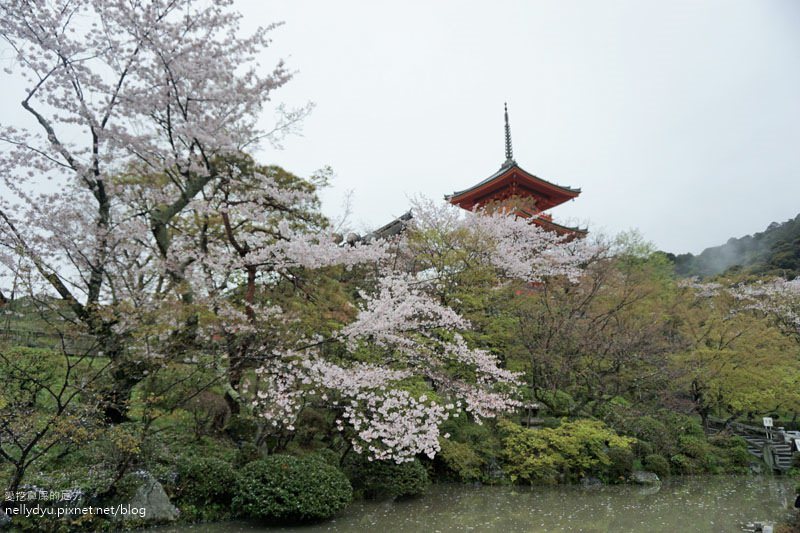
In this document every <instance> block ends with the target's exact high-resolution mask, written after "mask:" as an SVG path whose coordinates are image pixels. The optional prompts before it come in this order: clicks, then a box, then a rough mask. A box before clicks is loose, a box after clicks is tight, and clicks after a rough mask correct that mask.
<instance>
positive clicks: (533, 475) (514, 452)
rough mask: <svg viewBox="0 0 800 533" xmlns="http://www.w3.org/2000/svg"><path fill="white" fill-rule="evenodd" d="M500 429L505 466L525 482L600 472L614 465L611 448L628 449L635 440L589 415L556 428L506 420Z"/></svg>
mask: <svg viewBox="0 0 800 533" xmlns="http://www.w3.org/2000/svg"><path fill="white" fill-rule="evenodd" d="M500 429H501V431H502V433H503V444H504V450H503V453H504V456H505V459H506V466H505V467H506V470H507V471H508V473H509V475H510V476H511V479H512V480H520V481H525V482H534V481H551V482H552V481H555V480H556V479H557V478H558V476H559V475H563V476H565V477H567V478H568V479H569V478H577V477H583V476H587V475H593V474H598V473H600V472H601V471H602V470H604V469H605V468H607V467H608V466H609V465H611V462H612V461H611V458H610V457H609V455H608V451H609V449H611V448H622V449H628V447H629V446H630V444H631V443H632V442H633V439H631V438H628V437H623V436H620V435H617V434H616V433H615V432H614V431H613V430H611V429H609V428H608V427H607V426H605V425H604V424H603V423H602V422H600V421H597V420H588V419H579V420H575V421H571V422H568V421H565V422H564V423H562V425H561V426H559V427H558V428H555V429H550V428H545V429H527V428H523V427H521V426H518V425H516V424H513V423H511V422H503V423H501V425H500Z"/></svg>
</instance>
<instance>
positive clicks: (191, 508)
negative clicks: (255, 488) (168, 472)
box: [175, 457, 238, 521]
mask: <svg viewBox="0 0 800 533" xmlns="http://www.w3.org/2000/svg"><path fill="white" fill-rule="evenodd" d="M237 481H238V476H237V475H236V472H235V471H234V469H233V466H232V465H231V464H230V463H227V462H226V461H223V460H222V459H217V458H216V457H185V458H183V459H182V460H181V461H180V462H179V463H178V477H177V480H176V483H175V502H176V504H177V505H178V507H179V508H180V509H181V512H182V513H183V515H184V518H185V519H186V520H188V521H198V520H200V521H206V520H223V519H225V518H228V517H229V516H230V513H231V502H232V501H233V496H234V491H235V490H236V483H237Z"/></svg>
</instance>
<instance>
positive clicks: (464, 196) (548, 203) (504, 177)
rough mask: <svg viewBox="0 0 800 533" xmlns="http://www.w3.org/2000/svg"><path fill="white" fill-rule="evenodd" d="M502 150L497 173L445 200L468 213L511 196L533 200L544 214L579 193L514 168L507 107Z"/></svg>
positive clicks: (506, 107)
mask: <svg viewBox="0 0 800 533" xmlns="http://www.w3.org/2000/svg"><path fill="white" fill-rule="evenodd" d="M505 149H506V150H505V152H506V153H505V155H506V160H505V162H504V163H503V165H502V166H501V167H500V170H498V171H497V172H495V173H494V174H492V175H491V176H489V177H488V178H486V179H485V180H483V181H481V182H479V183H477V184H475V185H473V186H472V187H469V188H467V189H464V190H461V191H456V192H454V193H453V194H450V195H446V196H445V199H446V200H448V201H449V202H450V203H452V204H455V205H458V206H460V207H463V208H464V209H469V210H471V209H473V208H475V207H476V206H477V207H480V206H482V205H484V204H486V203H488V202H491V201H494V200H496V199H498V198H503V197H507V196H508V195H509V194H511V195H517V196H527V197H533V198H535V199H536V201H537V206H538V210H539V211H544V210H545V209H549V208H551V207H554V206H556V205H559V204H562V203H564V202H566V201H567V200H571V199H573V198H575V197H577V196H578V195H579V194H580V193H581V190H580V189H574V188H572V187H565V186H563V185H557V184H555V183H552V182H550V181H547V180H544V179H542V178H540V177H538V176H535V175H533V174H531V173H530V172H528V171H527V170H525V169H523V168H522V167H520V166H519V165H518V164H517V162H516V161H515V160H514V152H513V150H512V146H511V126H510V125H509V121H508V106H505Z"/></svg>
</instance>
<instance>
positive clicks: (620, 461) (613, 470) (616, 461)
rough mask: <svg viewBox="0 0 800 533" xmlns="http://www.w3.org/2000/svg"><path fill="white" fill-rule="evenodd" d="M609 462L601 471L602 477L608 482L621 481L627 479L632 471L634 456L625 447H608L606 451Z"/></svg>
mask: <svg viewBox="0 0 800 533" xmlns="http://www.w3.org/2000/svg"><path fill="white" fill-rule="evenodd" d="M607 454H608V459H609V461H610V462H609V464H608V466H607V467H606V469H605V471H604V472H603V477H604V478H605V479H606V480H607V481H608V482H609V483H621V482H625V481H626V480H627V479H628V476H629V475H630V474H631V472H633V463H634V460H635V457H634V455H633V452H631V450H629V449H627V448H616V447H615V448H610V449H609V450H608V452H607Z"/></svg>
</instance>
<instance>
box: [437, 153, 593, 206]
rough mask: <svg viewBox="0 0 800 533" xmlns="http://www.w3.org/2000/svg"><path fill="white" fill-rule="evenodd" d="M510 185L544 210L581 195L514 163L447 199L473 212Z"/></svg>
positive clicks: (578, 190) (576, 190) (446, 197)
mask: <svg viewBox="0 0 800 533" xmlns="http://www.w3.org/2000/svg"><path fill="white" fill-rule="evenodd" d="M510 186H512V187H514V188H515V189H518V190H519V194H521V195H524V196H529V195H532V196H535V197H537V199H539V201H540V203H541V204H540V205H539V210H541V211H544V210H545V209H550V208H551V207H555V206H557V205H560V204H563V203H564V202H566V201H568V200H572V199H573V198H576V197H577V196H578V195H579V194H580V193H581V190H580V189H573V188H570V187H562V186H560V185H556V184H555V183H551V182H549V181H547V180H543V179H541V178H539V177H537V176H534V175H533V174H531V173H529V172H527V171H525V170H524V169H522V168H521V167H519V166H518V165H517V164H516V163H514V164H511V165H504V166H503V167H502V168H501V169H500V170H499V171H498V172H496V173H495V174H493V175H492V176H490V177H488V178H487V179H485V180H483V181H482V182H480V183H478V184H477V185H475V186H473V187H470V188H469V189H465V190H463V191H457V192H454V193H453V194H451V195H448V196H445V199H447V200H448V201H449V202H450V203H452V204H455V205H458V206H460V207H462V208H464V209H467V210H472V209H474V208H475V207H482V206H483V205H484V204H486V203H488V202H490V201H493V200H494V199H496V195H497V194H498V192H500V191H501V190H504V189H506V190H507V189H508V188H509V187H510Z"/></svg>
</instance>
